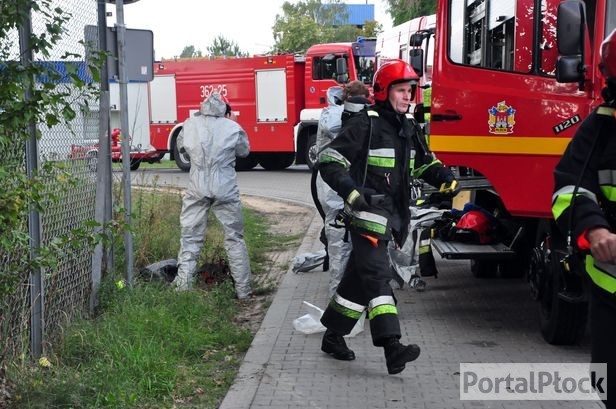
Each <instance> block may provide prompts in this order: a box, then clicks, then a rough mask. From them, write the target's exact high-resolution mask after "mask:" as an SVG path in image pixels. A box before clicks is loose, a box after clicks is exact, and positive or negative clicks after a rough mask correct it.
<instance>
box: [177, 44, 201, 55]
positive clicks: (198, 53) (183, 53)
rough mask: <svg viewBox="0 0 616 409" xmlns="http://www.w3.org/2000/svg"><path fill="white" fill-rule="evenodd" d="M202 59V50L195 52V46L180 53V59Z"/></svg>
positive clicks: (188, 46) (187, 47)
mask: <svg viewBox="0 0 616 409" xmlns="http://www.w3.org/2000/svg"><path fill="white" fill-rule="evenodd" d="M194 57H202V53H201V50H195V46H194V45H192V44H191V45H187V46H186V47H184V49H183V50H182V52H181V53H180V58H194Z"/></svg>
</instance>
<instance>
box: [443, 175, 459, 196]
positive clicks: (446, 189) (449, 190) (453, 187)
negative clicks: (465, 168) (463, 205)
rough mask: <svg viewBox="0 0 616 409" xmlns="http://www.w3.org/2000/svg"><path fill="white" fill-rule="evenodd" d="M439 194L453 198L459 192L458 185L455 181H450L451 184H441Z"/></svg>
mask: <svg viewBox="0 0 616 409" xmlns="http://www.w3.org/2000/svg"><path fill="white" fill-rule="evenodd" d="M438 192H439V193H445V194H448V195H451V196H455V195H457V194H458V192H460V184H459V183H458V181H457V180H455V179H454V180H452V181H451V182H449V183H447V182H445V183H443V184H442V185H441V187H440V189H439V190H438Z"/></svg>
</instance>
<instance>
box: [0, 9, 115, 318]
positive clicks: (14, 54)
mask: <svg viewBox="0 0 616 409" xmlns="http://www.w3.org/2000/svg"><path fill="white" fill-rule="evenodd" d="M57 4H58V2H57V1H53V0H36V1H35V0H14V1H10V2H8V1H3V2H0V61H2V65H1V69H0V181H1V182H2V184H3V189H2V190H1V191H0V259H10V260H11V262H10V264H8V265H7V264H3V267H4V271H0V299H2V298H3V296H5V295H7V294H9V293H10V292H11V291H12V289H13V286H14V284H15V283H16V282H17V281H18V278H19V277H20V276H22V275H23V274H26V273H27V272H29V271H30V270H31V269H32V268H33V267H52V266H53V264H54V262H55V260H56V259H57V257H58V256H60V255H61V254H62V253H65V252H67V251H70V249H69V248H64V249H61V251H59V252H58V250H59V248H58V245H59V244H60V243H64V244H68V243H69V242H71V240H77V241H76V242H74V243H73V244H77V242H80V241H81V242H82V244H83V245H87V243H89V242H90V240H85V241H82V240H83V239H84V237H83V236H82V237H79V238H76V236H80V235H83V234H85V233H86V232H85V230H81V231H80V232H76V231H75V232H71V233H69V234H67V235H66V236H65V237H61V238H56V240H54V241H53V242H52V243H51V245H50V246H49V247H48V248H41V249H40V250H39V252H38V254H37V255H35V256H34V257H31V256H30V254H29V253H28V251H27V250H28V244H29V235H28V231H27V223H26V221H27V216H28V212H29V210H30V209H34V210H37V211H39V212H43V211H44V210H45V209H46V208H47V207H48V205H49V203H50V201H57V200H58V196H59V193H60V192H59V191H58V187H59V189H60V190H61V189H62V187H69V186H71V185H72V184H75V183H78V180H76V179H75V178H74V177H73V176H72V175H71V174H70V173H69V172H67V171H66V170H65V168H64V166H63V163H62V162H61V161H59V162H51V161H48V162H43V163H42V164H41V166H40V167H38V168H35V169H31V171H30V172H29V174H28V172H27V169H26V164H25V163H26V162H25V152H26V141H27V140H28V139H29V138H30V135H31V133H32V131H33V130H34V132H36V135H37V136H39V137H40V131H39V129H38V128H37V126H39V127H40V126H48V127H51V126H54V125H56V124H59V123H64V124H67V125H69V126H68V127H69V129H70V121H72V120H73V119H74V118H75V117H76V110H79V109H87V108H88V107H87V106H86V105H83V104H85V101H88V100H92V99H94V98H95V97H97V95H98V86H97V82H98V81H99V79H100V75H99V67H100V66H101V64H102V60H103V58H104V57H105V56H104V54H103V53H96V52H93V53H92V55H91V56H90V58H89V59H88V73H87V74H88V75H87V76H86V75H84V73H83V72H81V73H80V72H79V67H80V60H83V56H80V55H77V54H74V53H65V54H64V55H63V56H61V57H60V58H59V61H58V62H43V61H41V60H45V59H49V58H50V56H51V52H52V50H53V49H54V47H55V46H56V45H57V44H58V43H59V42H60V41H61V39H62V36H63V34H64V33H65V32H66V30H67V28H66V27H67V25H68V24H69V20H70V19H71V14H70V13H68V12H66V11H64V10H63V9H62V8H61V7H57V6H56V5H57ZM31 13H32V14H36V16H37V18H38V19H39V20H40V19H42V20H43V27H45V31H44V32H42V33H36V34H34V33H33V34H31V35H30V37H29V38H28V39H27V45H28V47H29V48H28V51H30V52H32V54H33V55H34V57H35V58H34V61H27V59H23V60H22V59H21V58H19V57H20V56H23V55H24V53H25V50H20V47H19V36H18V30H19V28H20V26H21V25H22V22H24V21H26V19H27V18H29V15H30V14H31ZM83 45H84V47H85V46H86V44H85V43H84V44H83ZM84 49H85V48H84ZM60 67H61V68H60ZM86 77H87V78H86ZM25 90H29V93H28V94H27V93H26V92H25ZM49 186H54V187H55V189H50V188H49ZM73 233H75V234H73ZM91 237H92V238H93V237H94V236H91ZM69 247H70V246H69ZM0 315H1V314H0Z"/></svg>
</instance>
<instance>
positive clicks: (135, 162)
mask: <svg viewBox="0 0 616 409" xmlns="http://www.w3.org/2000/svg"><path fill="white" fill-rule="evenodd" d="M139 165H141V159H131V161H130V170H137V169H139Z"/></svg>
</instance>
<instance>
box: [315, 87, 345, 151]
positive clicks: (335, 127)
mask: <svg viewBox="0 0 616 409" xmlns="http://www.w3.org/2000/svg"><path fill="white" fill-rule="evenodd" d="M326 94H327V102H328V104H329V105H328V106H327V107H326V108H324V109H323V111H321V116H320V117H319V126H318V128H317V139H316V145H317V152H319V153H320V152H321V151H322V150H323V149H324V148H325V146H326V145H328V144H329V143H330V142H331V141H332V140H333V139H334V138H335V137H336V136H337V135H338V132H340V125H341V124H342V122H341V120H340V117H341V115H342V111H343V109H344V108H343V106H342V105H341V104H342V101H343V100H342V98H343V96H344V90H343V89H342V87H340V86H335V87H330V88H329V89H328V90H327V92H326Z"/></svg>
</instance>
